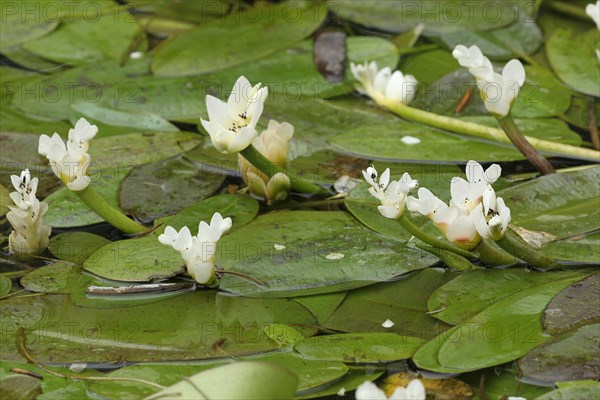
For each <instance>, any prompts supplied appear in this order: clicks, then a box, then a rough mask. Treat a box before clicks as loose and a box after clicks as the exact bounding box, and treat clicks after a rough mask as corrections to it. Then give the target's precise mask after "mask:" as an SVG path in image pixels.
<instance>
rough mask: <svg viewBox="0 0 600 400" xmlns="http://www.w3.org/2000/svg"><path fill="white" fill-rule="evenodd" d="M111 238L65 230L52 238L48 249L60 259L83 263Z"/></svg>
mask: <svg viewBox="0 0 600 400" xmlns="http://www.w3.org/2000/svg"><path fill="white" fill-rule="evenodd" d="M107 243H110V240H108V239H106V238H104V237H102V236H99V235H95V234H93V233H89V232H65V233H61V234H60V235H56V236H53V237H52V238H50V245H49V246H48V250H50V252H51V253H52V254H53V255H54V256H55V257H56V258H58V259H61V260H65V261H70V262H73V263H75V264H81V263H83V262H84V261H85V260H86V259H87V258H88V257H89V256H90V255H92V254H93V253H94V252H96V250H98V249H99V248H100V247H102V246H104V245H105V244H107Z"/></svg>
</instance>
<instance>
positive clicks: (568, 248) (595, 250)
mask: <svg viewBox="0 0 600 400" xmlns="http://www.w3.org/2000/svg"><path fill="white" fill-rule="evenodd" d="M540 252H541V253H542V254H545V255H547V256H550V257H555V258H559V259H563V260H572V261H575V262H577V261H580V262H591V263H594V262H597V261H598V260H599V259H600V232H597V233H588V234H585V235H577V236H572V237H570V238H566V239H562V240H558V241H556V242H552V243H548V244H546V245H544V247H542V248H541V249H540Z"/></svg>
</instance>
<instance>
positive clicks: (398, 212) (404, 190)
mask: <svg viewBox="0 0 600 400" xmlns="http://www.w3.org/2000/svg"><path fill="white" fill-rule="evenodd" d="M362 174H363V176H364V178H365V180H366V181H367V182H368V183H369V185H371V187H370V188H369V193H371V195H372V196H373V197H375V198H376V199H377V200H379V201H380V202H381V205H380V206H378V207H377V208H378V209H379V212H380V213H381V215H383V216H384V217H386V218H391V219H398V218H400V217H402V215H403V214H404V203H405V202H406V196H407V195H408V193H409V192H410V191H411V190H412V189H414V188H416V187H417V186H418V185H419V183H418V182H417V181H416V180H414V179H412V178H411V177H410V175H409V174H408V173H406V172H405V173H404V175H402V178H400V180H398V181H391V182H390V169H389V168H388V169H386V170H385V171H383V173H382V174H381V176H378V174H377V170H376V169H375V167H369V168H367V170H366V171H362Z"/></svg>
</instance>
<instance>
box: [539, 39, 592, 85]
mask: <svg viewBox="0 0 600 400" xmlns="http://www.w3.org/2000/svg"><path fill="white" fill-rule="evenodd" d="M597 47H598V30H597V29H596V28H593V29H590V30H589V31H587V32H585V33H583V34H578V35H576V37H574V36H573V34H572V33H571V31H570V30H567V29H557V30H556V31H555V32H554V33H553V35H552V36H551V37H550V38H549V39H548V41H547V42H546V54H547V55H548V60H549V61H550V63H551V64H552V68H553V69H554V71H555V72H556V74H557V75H558V77H559V78H560V79H561V80H562V81H563V82H565V83H566V84H567V85H569V86H570V87H572V88H573V89H575V90H577V91H578V92H581V93H584V94H589V95H592V96H596V97H600V76H599V74H598V59H597V58H596V53H595V49H596V48H597Z"/></svg>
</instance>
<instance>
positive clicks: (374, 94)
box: [350, 61, 417, 104]
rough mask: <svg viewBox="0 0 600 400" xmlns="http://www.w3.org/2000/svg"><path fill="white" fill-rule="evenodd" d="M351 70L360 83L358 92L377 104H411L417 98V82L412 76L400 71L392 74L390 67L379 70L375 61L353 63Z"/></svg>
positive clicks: (357, 87) (357, 88)
mask: <svg viewBox="0 0 600 400" xmlns="http://www.w3.org/2000/svg"><path fill="white" fill-rule="evenodd" d="M350 69H351V70H352V74H353V75H354V77H355V78H356V79H357V80H358V81H359V83H360V84H359V85H357V86H356V90H357V91H358V92H359V93H361V94H366V95H367V96H369V97H371V98H372V99H373V100H375V101H376V102H377V103H380V104H385V102H386V101H392V102H396V103H404V104H409V103H410V102H411V101H413V99H414V98H415V94H416V88H417V80H416V79H415V77H414V76H412V75H404V74H403V73H402V72H400V71H394V72H393V73H392V70H391V69H390V68H389V67H385V68H383V69H381V70H379V69H378V68H377V63H376V62H375V61H372V62H371V63H367V62H365V63H364V64H358V65H357V64H354V63H351V64H350Z"/></svg>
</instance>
